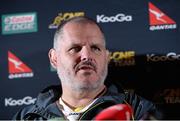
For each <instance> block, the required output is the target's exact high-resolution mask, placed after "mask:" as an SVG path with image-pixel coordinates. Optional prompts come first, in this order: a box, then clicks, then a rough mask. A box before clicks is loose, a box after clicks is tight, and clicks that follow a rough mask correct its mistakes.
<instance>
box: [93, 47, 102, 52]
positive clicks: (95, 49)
mask: <svg viewBox="0 0 180 121" xmlns="http://www.w3.org/2000/svg"><path fill="white" fill-rule="evenodd" d="M91 48H92V49H93V50H94V51H101V49H100V48H99V47H97V46H92V47H91Z"/></svg>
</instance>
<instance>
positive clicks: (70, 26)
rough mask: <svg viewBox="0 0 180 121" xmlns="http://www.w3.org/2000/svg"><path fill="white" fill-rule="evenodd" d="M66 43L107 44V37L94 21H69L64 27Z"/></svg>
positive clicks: (63, 38) (63, 39) (63, 36)
mask: <svg viewBox="0 0 180 121" xmlns="http://www.w3.org/2000/svg"><path fill="white" fill-rule="evenodd" d="M61 39H62V41H64V43H75V44H79V43H82V44H83V43H88V44H98V45H101V46H105V38H104V35H103V33H102V31H101V30H100V28H99V27H98V26H97V25H96V24H94V23H75V22H70V23H67V24H66V25H65V26H64V28H63V35H62V38H61Z"/></svg>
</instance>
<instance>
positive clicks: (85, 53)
mask: <svg viewBox="0 0 180 121" xmlns="http://www.w3.org/2000/svg"><path fill="white" fill-rule="evenodd" d="M91 59H92V57H91V50H90V49H89V48H88V47H83V48H82V50H81V60H83V61H86V60H91Z"/></svg>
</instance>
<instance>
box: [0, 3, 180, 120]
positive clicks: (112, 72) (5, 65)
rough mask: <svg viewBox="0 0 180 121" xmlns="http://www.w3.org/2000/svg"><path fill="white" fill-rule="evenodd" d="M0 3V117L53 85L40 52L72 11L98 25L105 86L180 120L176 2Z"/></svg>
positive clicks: (52, 74)
mask: <svg viewBox="0 0 180 121" xmlns="http://www.w3.org/2000/svg"><path fill="white" fill-rule="evenodd" d="M0 6H1V7H0V8H1V10H0V16H1V21H0V22H1V24H0V29H1V30H0V96H1V98H0V119H11V118H12V116H13V115H14V114H15V113H16V112H17V111H18V110H20V109H21V108H23V107H24V106H27V105H30V104H33V103H34V102H35V101H36V97H37V95H38V93H39V92H40V91H41V90H42V89H44V88H45V87H47V86H48V85H54V84H59V83H60V81H59V79H58V77H57V74H56V70H55V69H53V68H52V67H51V66H50V63H49V60H48V56H47V53H48V50H49V49H50V48H51V47H52V45H53V34H54V32H55V29H56V28H57V26H58V25H59V24H61V22H62V21H63V20H66V19H69V18H71V17H74V16H89V17H91V18H92V19H94V20H96V21H97V22H98V23H99V24H100V25H101V26H102V28H103V29H104V32H105V35H106V39H107V47H108V49H109V50H110V52H111V53H110V59H111V61H110V64H109V75H108V78H107V80H106V82H107V83H115V84H117V85H119V88H124V89H126V90H134V91H135V92H136V93H138V94H139V95H141V96H143V97H145V98H147V99H149V100H152V101H153V102H154V103H156V104H158V105H160V106H161V107H162V109H163V111H164V112H165V117H166V119H180V116H179V108H180V86H179V83H178V81H179V80H180V76H179V66H180V38H179V35H180V31H179V25H180V14H179V11H180V1H179V0H173V1H170V0H166V1H164V0H158V1H157V0H121V1H118V0H114V1H108V0H99V1H95V0H94V1H92V0H69V1H66V0H53V1H49V0H38V1H37V0H31V1H22V0H16V1H12V0H2V1H1V5H0Z"/></svg>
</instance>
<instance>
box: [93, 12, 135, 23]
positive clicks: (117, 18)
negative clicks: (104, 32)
mask: <svg viewBox="0 0 180 121" xmlns="http://www.w3.org/2000/svg"><path fill="white" fill-rule="evenodd" d="M96 19H97V22H98V23H108V22H129V21H132V16H130V15H125V14H123V13H118V14H117V15H114V16H109V17H108V16H105V15H104V14H102V15H97V16H96Z"/></svg>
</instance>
